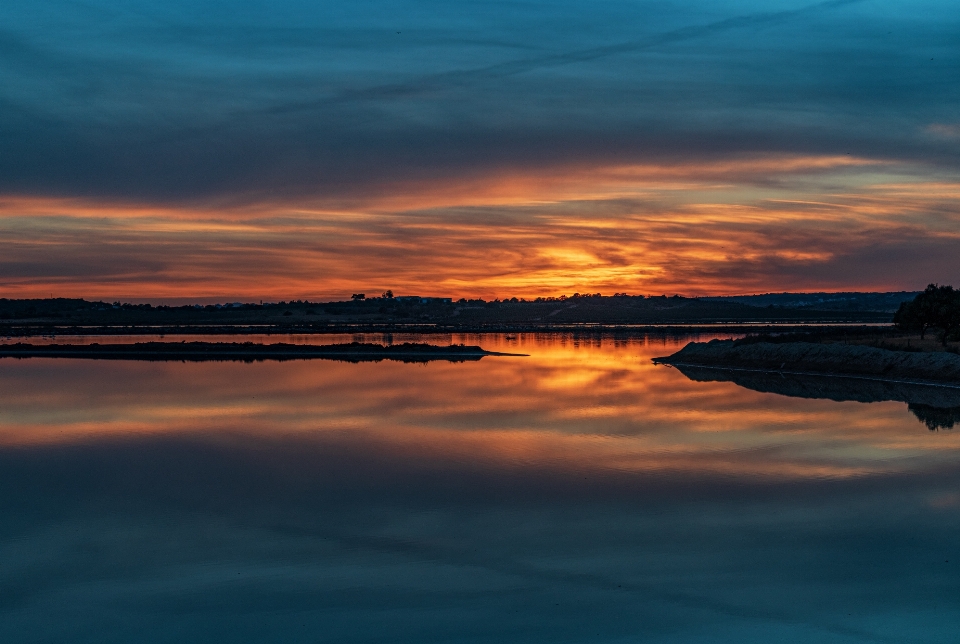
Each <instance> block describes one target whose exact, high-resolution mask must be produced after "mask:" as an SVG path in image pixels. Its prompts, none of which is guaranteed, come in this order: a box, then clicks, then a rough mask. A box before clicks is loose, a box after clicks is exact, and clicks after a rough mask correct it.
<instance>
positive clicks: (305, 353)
mask: <svg viewBox="0 0 960 644" xmlns="http://www.w3.org/2000/svg"><path fill="white" fill-rule="evenodd" d="M506 355H520V354H508V353H496V352H492V351H486V350H484V349H481V348H480V347H476V346H464V345H450V346H446V347H444V346H438V345H433V344H420V343H404V344H393V345H382V344H367V343H360V342H352V343H350V344H330V345H307V344H284V343H277V344H256V343H253V342H137V343H134V344H97V343H94V344H46V345H43V344H39V345H34V344H24V343H17V344H0V358H85V359H93V360H178V361H190V362H200V361H207V360H240V361H244V362H253V361H259V360H309V359H323V360H340V361H345V362H366V361H380V360H398V361H401V362H429V361H431V360H447V361H452V362H462V361H465V360H479V359H480V358H482V357H484V356H506Z"/></svg>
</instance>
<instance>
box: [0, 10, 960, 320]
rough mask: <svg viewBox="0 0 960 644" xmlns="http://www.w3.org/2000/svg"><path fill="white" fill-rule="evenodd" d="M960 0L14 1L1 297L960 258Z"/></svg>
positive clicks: (163, 297) (371, 290) (884, 269)
mask: <svg viewBox="0 0 960 644" xmlns="http://www.w3.org/2000/svg"><path fill="white" fill-rule="evenodd" d="M958 198H960V3H957V2H956V1H955V0H949V1H947V0H911V1H909V2H907V1H899V2H897V1H882V0H873V1H871V0H859V1H858V0H832V1H827V2H795V1H790V0H767V1H764V2H760V1H751V0H711V1H710V2H707V1H704V0H701V1H685V2H660V1H656V2H650V1H644V0H634V1H629V2H628V1H621V0H610V1H604V0H594V1H591V2H583V1H581V2H569V1H563V0H559V1H554V2H541V1H538V0H528V1H524V2H512V1H508V0H502V1H478V2H466V1H461V2H440V1H438V0H417V1H413V0H392V1H388V0H355V1H353V2H348V3H342V2H336V3H335V2H320V1H317V0H313V1H311V2H306V1H303V2H300V1H287V2H277V1H274V2H264V1H252V0H230V1H226V0H224V1H213V0H191V1H189V2H187V1H179V0H149V1H148V0H127V1H124V0H84V1H72V0H71V1H68V0H46V1H45V2H39V3H16V2H8V3H2V4H0V297H49V296H51V295H54V296H71V297H87V298H95V299H101V298H102V299H121V300H125V301H155V302H161V301H234V300H241V301H254V300H257V299H263V298H269V299H312V300H316V299H340V298H343V297H346V296H349V295H350V294H351V293H356V292H365V293H367V294H368V295H370V294H377V293H380V292H382V291H384V290H386V289H391V290H393V291H394V292H395V293H397V294H404V293H407V294H420V295H443V296H453V297H485V298H493V297H512V296H517V297H536V296H550V295H560V294H571V293H573V292H581V293H584V292H590V293H593V292H600V293H603V294H612V293H614V292H627V293H632V294H661V293H667V294H674V293H680V294H684V295H720V294H746V293H763V292H771V291H773V292H779V291H849V290H880V291H892V290H917V289H922V288H923V287H924V286H925V285H926V284H927V283H929V282H940V283H952V284H960V205H958V204H960V201H958Z"/></svg>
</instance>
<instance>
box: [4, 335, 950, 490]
mask: <svg viewBox="0 0 960 644" xmlns="http://www.w3.org/2000/svg"><path fill="white" fill-rule="evenodd" d="M333 339H337V338H326V339H325V341H330V340H333ZM433 340H434V341H436V342H443V341H454V342H460V341H463V342H467V343H471V344H476V343H481V344H483V345H484V346H486V347H487V348H490V349H497V350H501V351H514V352H523V353H528V354H530V355H529V356H528V357H487V358H484V359H483V360H481V361H479V362H467V363H448V362H433V363H429V364H425V365H424V364H403V363H396V362H389V361H386V362H380V363H361V364H350V363H342V362H333V361H291V362H282V363H278V362H262V363H252V364H244V363H236V362H213V363H161V362H111V361H85V360H51V359H31V360H9V359H5V360H0V445H2V446H3V447H5V448H12V447H16V446H30V445H42V444H75V443H82V442H85V441H102V440H135V439H137V438H138V437H143V436H148V435H153V436H174V435H179V436H184V437H197V438H202V439H204V440H207V439H213V440H216V439H217V437H218V436H246V437H248V438H254V439H257V440H260V439H264V440H271V439H273V438H279V437H284V436H287V437H289V436H297V437H300V438H303V439H306V440H311V441H317V442H319V443H320V444H325V445H331V446H333V445H338V446H341V447H344V446H348V447H350V448H351V449H357V450H361V451H363V450H368V451H370V452H371V453H377V454H381V455H386V457H389V458H392V459H401V460H404V459H408V460H417V461H427V462H432V463H436V464H443V463H448V464H451V463H452V464H459V466H468V467H476V468H481V469H488V470H489V469H497V470H504V471H509V470H523V469H525V468H533V469H538V470H550V471H557V472H561V473H573V472H580V473H584V474H585V475H589V474H590V473H601V472H608V473H609V472H614V473H620V474H628V475H629V474H651V473H656V472H679V473H690V474H710V475H716V476H723V477H750V478H755V479H756V478H760V479H766V478H769V479H772V480H789V479H798V478H800V479H811V478H816V479H820V478H849V477H855V476H865V475H870V474H874V473H881V472H895V471H899V470H901V469H904V468H907V469H908V468H910V467H915V466H918V465H919V464H925V465H929V464H930V463H936V462H947V461H948V460H950V459H954V458H955V457H956V451H957V450H958V449H960V438H958V437H956V436H955V435H953V434H951V433H949V432H940V433H931V432H928V431H927V430H926V429H925V428H924V427H923V426H922V425H921V424H920V423H919V422H917V420H916V419H914V418H913V417H912V416H910V414H909V413H908V412H907V409H906V405H903V404H900V403H893V402H887V403H873V404H862V403H856V402H846V403H838V402H833V401H829V400H805V399H797V398H788V397H785V396H779V395H775V394H764V393H758V392H753V391H750V390H747V389H743V388H740V387H738V386H737V385H734V384H731V383H724V382H693V381H690V380H688V379H687V378H686V377H685V376H683V375H682V374H680V373H679V372H678V371H676V370H674V369H672V368H669V367H664V366H656V365H653V364H652V363H651V361H650V358H651V357H654V356H659V355H665V354H669V353H672V352H673V351H675V350H676V348H677V347H679V346H681V345H682V344H683V343H684V342H685V341H686V339H682V340H681V339H672V338H666V337H652V336H648V337H646V338H635V339H630V340H614V339H611V338H604V339H602V340H601V339H597V338H588V339H577V338H574V337H572V336H569V335H568V336H563V335H533V334H531V335H519V336H482V337H478V336H445V337H444V338H442V339H437V338H433Z"/></svg>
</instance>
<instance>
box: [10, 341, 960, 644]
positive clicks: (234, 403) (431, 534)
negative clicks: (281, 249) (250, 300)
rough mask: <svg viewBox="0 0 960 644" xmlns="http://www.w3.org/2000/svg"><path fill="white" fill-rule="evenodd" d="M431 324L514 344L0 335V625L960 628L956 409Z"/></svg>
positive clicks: (696, 631)
mask: <svg viewBox="0 0 960 644" xmlns="http://www.w3.org/2000/svg"><path fill="white" fill-rule="evenodd" d="M447 341H453V342H460V341H465V342H466V343H468V344H481V345H482V346H484V348H487V349H492V350H497V349H500V350H505V351H510V350H514V351H517V352H523V353H529V354H531V355H530V357H529V358H523V359H497V360H483V361H480V362H475V363H463V364H450V363H430V364H426V365H413V364H411V365H407V364H402V363H378V364H370V363H367V364H347V363H336V362H324V363H316V362H291V363H255V364H243V363H195V364H189V363H188V364H181V363H132V362H123V363H103V362H90V361H71V360H64V361H56V360H46V359H37V360H30V361H6V360H0V588H2V593H0V611H2V612H0V616H2V619H0V640H3V641H31V640H33V641H41V640H42V641H68V640H73V639H76V635H75V634H76V633H78V632H80V633H86V634H87V635H88V638H89V639H91V640H93V639H95V640H97V641H104V642H112V641H116V642H121V641H147V642H149V641H156V642H159V641H185V640H190V636H192V635H193V634H194V633H197V635H195V636H193V637H194V641H203V640H210V639H211V636H209V635H207V633H210V634H213V633H215V635H213V636H212V639H225V640H230V641H236V642H245V641H284V642H308V641H313V642H315V641H317V640H318V639H322V637H326V638H327V639H329V640H331V641H358V642H359V641H386V640H390V641H397V642H418V643H419V642H429V641H466V640H470V641H477V642H480V641H498V642H510V641H515V642H529V641H558V642H560V641H702V636H703V634H704V633H706V632H709V633H711V634H714V635H715V637H716V639H717V640H718V641H738V642H739V641H758V640H759V641H865V640H870V641H883V637H888V638H890V639H891V640H897V641H904V640H907V639H911V635H912V634H915V633H924V632H930V631H931V630H934V631H936V632H943V633H947V634H949V633H951V632H954V633H955V632H956V631H955V629H953V628H952V626H953V625H955V624H956V622H957V619H960V611H958V610H957V609H956V607H955V606H954V604H955V602H954V603H950V600H949V598H953V597H956V596H958V594H957V590H958V588H960V577H958V575H957V572H955V571H956V570H957V569H956V568H950V567H947V565H946V564H945V563H943V562H944V561H946V560H948V559H950V560H951V561H952V560H953V553H954V551H955V544H956V543H957V541H958V538H960V523H958V517H960V514H958V513H957V512H958V510H957V508H958V507H960V506H958V505H957V503H956V499H955V495H956V490H957V489H958V476H960V473H958V470H957V468H956V463H957V457H958V452H957V448H958V447H960V441H958V440H957V439H958V438H960V436H957V434H955V433H940V434H932V433H929V432H926V431H923V432H917V431H910V430H911V429H912V428H913V426H914V424H915V421H912V420H910V418H909V417H908V415H907V414H906V412H905V411H904V410H902V408H901V405H899V404H897V403H878V404H873V405H862V404H857V403H855V402H840V403H838V402H834V401H831V400H816V399H803V398H788V397H783V396H773V395H769V394H765V393H760V392H756V391H751V390H748V389H744V388H742V387H738V386H736V385H734V384H732V383H729V382H692V381H690V380H689V379H687V378H686V377H684V376H683V375H682V374H680V373H678V372H677V371H675V370H673V369H664V368H662V367H657V366H655V365H653V364H652V363H651V362H650V358H651V357H652V356H655V355H663V354H664V353H666V352H669V351H670V350H671V349H673V350H675V349H676V348H678V346H677V345H678V344H679V343H680V342H681V341H678V340H676V339H670V338H664V337H660V338H657V337H649V338H639V339H627V340H625V341H616V342H615V341H613V340H611V339H609V338H606V339H602V340H601V339H597V338H583V337H581V338H579V339H574V338H573V337H572V336H529V335H521V336H519V337H517V338H516V339H506V338H504V337H502V336H500V337H498V336H490V337H486V338H483V339H481V340H479V341H477V340H476V339H475V338H459V337H458V338H451V339H449V340H446V339H445V340H444V342H447ZM664 345H666V346H664ZM951 495H952V496H951ZM931 607H934V608H933V609H931ZM203 629H208V630H203ZM185 634H186V635H185ZM204 636H206V637H205V638H204ZM321 636H322V637H321ZM914 639H917V638H914ZM929 641H937V640H936V639H935V638H934V639H930V640H929ZM941 641H951V640H950V639H949V636H948V638H946V639H943V640H941Z"/></svg>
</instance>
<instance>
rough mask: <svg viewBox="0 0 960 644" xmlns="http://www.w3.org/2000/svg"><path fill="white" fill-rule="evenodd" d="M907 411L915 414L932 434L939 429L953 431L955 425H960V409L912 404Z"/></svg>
mask: <svg viewBox="0 0 960 644" xmlns="http://www.w3.org/2000/svg"><path fill="white" fill-rule="evenodd" d="M907 409H909V410H910V411H912V412H913V415H914V416H916V417H917V418H918V419H919V420H920V422H921V423H923V424H924V425H926V426H927V429H929V430H930V431H931V432H935V431H937V430H938V429H953V425H954V424H955V423H960V407H933V406H931V405H919V404H916V403H911V404H909V405H907Z"/></svg>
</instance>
